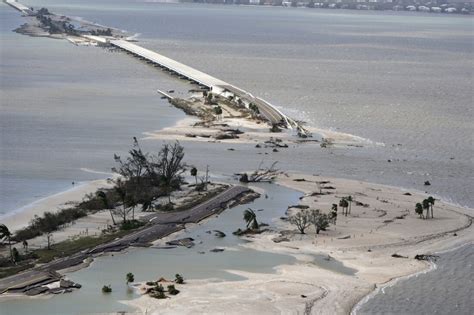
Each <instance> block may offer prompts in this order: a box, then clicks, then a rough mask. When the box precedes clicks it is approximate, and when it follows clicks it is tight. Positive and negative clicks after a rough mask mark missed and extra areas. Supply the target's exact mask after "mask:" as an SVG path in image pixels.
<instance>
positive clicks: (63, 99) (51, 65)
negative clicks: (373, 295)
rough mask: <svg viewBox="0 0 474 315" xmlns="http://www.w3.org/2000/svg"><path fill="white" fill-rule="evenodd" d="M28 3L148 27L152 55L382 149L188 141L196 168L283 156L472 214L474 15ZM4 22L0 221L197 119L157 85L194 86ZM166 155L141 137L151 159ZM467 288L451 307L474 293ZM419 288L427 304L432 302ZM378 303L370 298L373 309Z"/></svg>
mask: <svg viewBox="0 0 474 315" xmlns="http://www.w3.org/2000/svg"><path fill="white" fill-rule="evenodd" d="M25 4H27V5H31V6H35V7H41V6H46V7H48V8H50V10H51V11H53V12H57V13H64V14H66V15H71V16H80V17H83V18H85V19H87V20H91V21H95V22H98V23H100V24H103V25H110V26H114V27H117V28H119V29H125V30H128V31H130V32H132V33H139V34H141V35H140V37H139V39H140V42H141V44H142V45H143V46H145V47H148V48H151V49H154V50H157V51H158V52H160V53H162V54H164V55H166V56H169V57H171V58H174V59H177V60H179V61H181V62H183V63H185V64H189V65H191V66H193V67H195V68H197V69H199V70H202V71H205V72H207V73H209V74H211V75H214V76H216V77H218V78H221V79H223V80H225V81H227V82H230V83H232V84H234V85H237V86H239V87H242V88H244V89H247V90H249V91H251V92H252V93H254V94H256V95H259V96H262V97H264V98H265V99H267V100H269V101H271V102H272V103H274V104H276V105H278V106H280V108H281V109H282V110H283V111H284V112H286V113H288V114H290V115H292V116H295V117H296V118H300V119H303V120H305V121H307V122H308V123H310V124H311V125H313V126H316V127H320V128H325V129H331V130H337V131H340V132H344V133H349V134H352V135H355V136H358V137H361V138H363V139H365V142H364V143H368V144H369V145H366V146H365V147H363V148H335V149H330V150H323V149H321V148H319V146H317V145H308V146H304V147H298V148H297V149H298V150H299V152H298V154H295V151H294V150H287V151H285V150H281V151H280V152H278V153H272V152H267V153H269V154H268V155H262V154H258V153H261V152H258V151H257V150H255V148H253V146H250V145H238V146H233V148H234V149H235V151H228V150H226V149H227V148H222V147H220V146H219V147H217V146H216V145H214V144H211V143H200V144H198V145H197V144H192V143H185V144H184V145H185V149H186V159H187V161H188V162H189V163H192V164H195V165H196V166H197V167H198V168H199V169H203V168H204V167H205V165H206V164H211V165H210V167H211V172H213V173H214V174H224V175H230V174H232V173H234V172H237V171H240V170H246V169H253V168H255V167H256V166H257V165H258V164H259V163H260V162H261V161H262V160H263V161H264V162H268V163H270V162H271V161H274V160H278V161H279V165H280V167H281V168H283V169H288V170H297V171H305V172H310V173H316V174H324V175H329V176H337V177H346V178H355V179H360V180H368V181H373V182H378V183H382V184H389V185H393V186H402V187H406V188H408V189H417V190H423V191H425V190H426V191H428V192H429V193H430V194H433V195H436V196H439V197H443V198H445V199H447V200H451V201H452V202H454V203H458V204H460V205H463V206H469V207H472V204H473V201H474V198H473V196H472V191H473V190H474V189H473V188H474V187H473V186H474V185H473V182H474V180H473V179H474V178H473V174H474V172H473V171H474V167H473V148H474V147H473V145H474V144H473V140H474V139H473V134H474V133H473V123H472V119H473V106H472V104H473V93H472V88H473V63H472V60H473V45H472V43H473V42H474V35H473V19H472V17H469V16H454V15H453V16H450V15H440V16H438V15H433V14H421V13H406V12H372V11H368V12H361V11H344V10H335V11H333V10H318V9H314V10H307V9H292V8H263V7H246V6H217V5H194V4H159V3H153V2H145V1H131V0H116V1H106V0H98V1H91V0H25ZM0 21H1V23H0V36H1V46H0V53H1V55H0V64H1V67H0V71H1V82H0V83H1V84H0V93H1V94H0V97H1V109H0V113H1V114H0V128H1V135H0V139H1V151H0V184H1V187H0V204H1V205H2V208H1V209H0V216H1V214H2V213H3V214H5V213H7V212H11V211H15V210H18V209H19V208H21V207H23V206H25V205H27V204H29V203H30V202H32V201H34V200H36V199H38V198H41V197H45V196H48V195H50V194H52V193H55V192H58V191H61V190H64V189H67V188H69V187H70V186H71V182H72V181H75V182H80V181H87V180H91V179H96V178H103V177H106V176H108V175H107V174H104V173H107V172H109V171H110V168H111V167H112V166H113V159H112V157H113V154H114V153H118V154H123V153H124V152H126V151H127V149H128V147H129V144H130V143H131V138H132V137H133V136H137V137H140V136H141V135H142V133H143V132H147V131H153V130H157V129H160V128H163V127H165V126H169V125H172V124H173V123H174V122H175V121H176V120H178V119H180V118H182V117H184V115H183V114H182V113H181V112H179V111H178V110H176V109H174V108H172V107H170V106H169V105H168V104H167V103H166V101H163V100H161V99H160V98H159V97H158V95H157V94H156V89H161V90H167V89H174V90H177V93H178V94H179V93H183V94H184V93H185V92H186V91H187V90H188V89H189V88H191V86H190V85H189V84H187V83H185V82H182V81H179V80H177V79H175V78H173V77H170V76H168V75H166V74H165V73H162V72H160V71H158V70H156V69H154V68H152V67H149V66H147V65H146V64H144V63H141V62H139V61H137V60H135V59H133V58H130V57H129V56H127V55H125V54H122V53H113V52H110V51H108V50H104V49H101V48H94V47H76V46H73V45H71V44H70V43H68V42H66V41H58V40H53V39H46V38H30V37H26V36H23V35H19V34H16V33H13V32H11V31H12V30H13V29H14V28H16V27H18V26H19V25H20V24H22V23H23V21H22V18H21V17H20V16H19V15H18V13H17V12H15V11H13V10H12V9H10V8H9V7H8V6H6V5H5V4H3V3H2V4H0ZM160 145H161V144H160V143H159V142H157V141H144V142H143V146H144V147H145V149H147V150H157V149H158V148H159V146H160ZM388 160H390V161H391V162H388ZM237 166H238V169H236V167H237ZM426 180H429V181H430V182H431V184H432V185H431V186H423V183H424V181H426ZM462 253H465V252H462ZM459 257H460V259H459V260H457V261H456V263H458V264H466V263H467V259H468V255H464V256H463V255H461V256H459ZM462 257H465V258H464V259H463V258H462ZM436 276H437V274H436V273H433V275H431V277H436ZM420 279H421V278H420ZM437 279H438V281H440V285H441V284H442V283H443V281H445V280H444V278H437ZM463 280H466V278H460V279H459V281H458V282H457V283H458V284H459V286H460V289H459V290H460V291H457V292H456V293H454V292H453V293H451V292H452V291H449V292H447V293H446V294H447V298H449V296H450V294H457V295H459V293H458V292H468V290H469V289H471V290H472V283H471V282H468V281H467V280H466V281H464V282H463ZM420 281H422V280H420ZM406 283H407V284H406V285H405V284H400V286H403V288H404V290H408V292H412V294H414V295H417V296H418V297H423V298H424V299H425V300H424V301H427V302H426V305H429V304H430V303H429V301H430V300H429V299H430V298H434V296H433V295H427V294H425V292H424V291H423V290H420V289H419V286H418V284H417V282H415V281H412V280H407V281H406ZM408 283H413V285H412V286H410V285H408ZM397 286H398V285H397ZM387 294H388V293H387ZM462 296H470V295H469V294H467V293H466V294H464V293H462ZM389 300H390V299H389ZM392 301H395V300H394V299H392ZM372 303H375V304H372ZM377 303H382V302H377V301H376V300H375V299H374V300H373V302H369V304H367V307H369V313H370V310H378V308H377V306H376V304H377ZM383 303H388V302H386V301H384V302H383ZM393 303H395V302H393ZM397 303H398V302H397ZM471 303H472V302H471ZM371 305H373V307H374V308H372V309H371V308H370V307H372V306H371ZM379 305H380V304H379ZM470 306H471V309H472V304H470ZM439 307H440V308H441V309H440V310H441V312H442V313H443V311H444V313H447V312H448V311H450V310H452V308H451V305H450V304H449V303H445V304H443V305H440V306H439ZM443 307H445V309H443ZM364 309H365V308H364ZM426 311H427V312H428V308H427V309H426Z"/></svg>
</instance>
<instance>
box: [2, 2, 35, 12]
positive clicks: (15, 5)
mask: <svg viewBox="0 0 474 315" xmlns="http://www.w3.org/2000/svg"><path fill="white" fill-rule="evenodd" d="M4 2H5V3H6V4H8V5H9V6H11V7H13V8H15V9H17V10H18V11H20V12H23V13H26V14H27V13H29V12H31V9H30V8H28V7H27V6H25V5H23V4H21V3H19V2H16V1H13V0H5V1H4Z"/></svg>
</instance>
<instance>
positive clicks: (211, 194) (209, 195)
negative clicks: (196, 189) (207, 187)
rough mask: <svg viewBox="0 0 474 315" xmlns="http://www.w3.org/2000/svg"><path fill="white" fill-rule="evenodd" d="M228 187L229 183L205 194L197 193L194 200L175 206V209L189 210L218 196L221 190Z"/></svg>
mask: <svg viewBox="0 0 474 315" xmlns="http://www.w3.org/2000/svg"><path fill="white" fill-rule="evenodd" d="M227 188H229V186H227V185H226V186H221V187H217V188H216V189H214V190H211V191H209V192H207V193H205V194H202V195H197V196H196V198H193V199H192V200H190V201H187V202H185V203H184V204H182V205H180V206H179V207H176V208H174V211H184V210H189V209H191V208H193V207H195V206H198V205H200V204H201V203H203V202H205V201H207V200H209V199H211V198H213V197H215V196H217V195H218V194H220V193H221V192H223V191H225V190H226V189H227Z"/></svg>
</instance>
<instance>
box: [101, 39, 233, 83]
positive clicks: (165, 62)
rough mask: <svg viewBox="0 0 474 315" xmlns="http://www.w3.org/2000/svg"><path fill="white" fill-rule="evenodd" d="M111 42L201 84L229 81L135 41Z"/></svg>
mask: <svg viewBox="0 0 474 315" xmlns="http://www.w3.org/2000/svg"><path fill="white" fill-rule="evenodd" d="M110 44H111V45H113V46H116V47H118V48H121V49H123V50H126V51H128V52H130V53H132V54H135V55H137V56H139V57H142V58H144V59H147V60H149V61H152V62H154V63H157V64H159V65H160V66H162V67H165V68H167V69H169V70H171V71H174V72H176V73H178V74H180V75H182V76H184V77H186V78H188V79H191V80H193V81H195V82H197V83H199V84H202V85H205V86H207V87H209V88H210V87H212V86H216V85H227V84H228V83H226V82H224V81H222V80H219V79H217V78H214V77H213V76H210V75H208V74H206V73H204V72H201V71H199V70H196V69H194V68H191V67H189V66H186V65H184V64H182V63H180V62H178V61H175V60H173V59H171V58H168V57H165V56H163V55H160V54H158V53H156V52H154V51H151V50H149V49H146V48H143V47H140V46H138V45H135V44H133V43H130V42H127V41H125V40H121V39H119V40H111V41H110Z"/></svg>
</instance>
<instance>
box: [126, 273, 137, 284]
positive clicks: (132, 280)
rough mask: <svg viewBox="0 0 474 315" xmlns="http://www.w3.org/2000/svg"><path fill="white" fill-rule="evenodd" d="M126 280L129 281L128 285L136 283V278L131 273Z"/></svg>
mask: <svg viewBox="0 0 474 315" xmlns="http://www.w3.org/2000/svg"><path fill="white" fill-rule="evenodd" d="M125 278H126V279H127V284H128V283H130V282H134V281H135V276H134V275H133V273H131V272H129V273H127V275H126V276H125Z"/></svg>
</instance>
